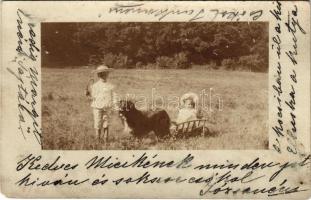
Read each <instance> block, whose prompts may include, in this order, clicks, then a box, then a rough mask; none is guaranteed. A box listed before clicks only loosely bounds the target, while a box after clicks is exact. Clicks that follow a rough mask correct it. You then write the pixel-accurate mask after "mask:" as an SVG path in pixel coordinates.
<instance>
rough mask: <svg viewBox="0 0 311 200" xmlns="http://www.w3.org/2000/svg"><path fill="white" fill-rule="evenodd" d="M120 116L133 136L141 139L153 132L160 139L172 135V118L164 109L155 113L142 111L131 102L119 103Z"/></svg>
mask: <svg viewBox="0 0 311 200" xmlns="http://www.w3.org/2000/svg"><path fill="white" fill-rule="evenodd" d="M119 114H120V116H121V118H122V119H123V124H124V126H125V129H127V126H128V127H129V129H130V130H131V131H129V132H130V133H131V134H132V135H133V136H135V137H137V138H141V137H144V136H146V135H147V134H148V133H149V132H151V131H153V132H154V133H155V135H156V136H157V137H158V138H163V137H165V136H168V135H169V134H170V123H171V121H170V117H169V116H168V114H167V112H166V111H165V110H163V109H158V110H155V111H151V110H150V111H140V110H137V109H136V108H135V104H134V103H133V102H131V101H125V100H121V101H120V102H119Z"/></svg>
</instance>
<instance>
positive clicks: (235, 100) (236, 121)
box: [42, 68, 268, 150]
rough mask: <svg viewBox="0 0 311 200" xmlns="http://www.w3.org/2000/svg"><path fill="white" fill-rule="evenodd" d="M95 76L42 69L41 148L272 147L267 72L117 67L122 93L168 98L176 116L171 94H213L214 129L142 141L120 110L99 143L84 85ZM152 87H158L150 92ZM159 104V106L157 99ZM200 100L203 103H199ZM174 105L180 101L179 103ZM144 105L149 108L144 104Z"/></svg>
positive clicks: (115, 79)
mask: <svg viewBox="0 0 311 200" xmlns="http://www.w3.org/2000/svg"><path fill="white" fill-rule="evenodd" d="M90 78H94V77H93V76H92V74H91V69H87V68H84V69H82V68H81V69H68V68H67V69H51V68H43V69H42V132H43V139H42V148H43V149H51V150H92V149H96V150H101V149H111V150H126V149H135V150H137V149H149V150H151V149H152V150H181V149H191V150H206V149H211V150H213V149H267V148H268V75H267V74H266V73H253V72H237V71H209V70H202V69H198V70H194V69H193V70H172V69H170V70H136V69H135V70H115V71H113V72H112V73H111V74H110V76H109V81H110V82H112V83H113V84H114V85H115V86H116V93H117V94H118V95H119V96H120V97H125V95H126V94H135V97H133V96H132V97H133V98H134V99H136V100H138V101H140V102H141V103H142V104H141V105H143V104H144V103H143V102H145V101H142V100H146V99H147V103H148V105H150V104H151V99H152V92H153V95H154V96H155V97H158V96H162V97H163V98H164V102H166V103H165V107H164V109H166V110H167V112H168V113H169V115H170V117H171V119H172V120H174V119H175V118H176V116H177V113H178V110H177V109H172V108H168V107H167V104H168V102H171V100H172V99H171V98H174V97H178V96H181V95H182V94H184V93H187V92H194V93H196V94H198V95H199V94H201V91H202V90H204V89H205V90H206V94H208V95H210V92H209V90H210V88H212V96H211V99H210V98H209V96H208V97H207V98H206V99H205V102H206V103H205V104H207V105H206V109H205V110H204V116H205V118H207V119H208V122H209V125H208V128H209V130H210V133H209V134H208V135H207V136H206V137H192V138H188V139H178V140H173V139H166V140H164V141H160V142H159V141H156V139H155V137H154V136H153V135H152V133H150V135H149V136H148V137H146V138H144V139H142V140H141V141H137V140H133V139H132V137H131V135H129V134H128V133H125V132H123V125H122V123H121V120H120V119H119V116H118V113H117V112H115V113H112V114H111V119H110V124H111V125H110V135H109V140H110V141H109V142H108V143H105V142H100V143H98V142H96V139H95V131H94V128H93V116H92V109H91V107H90V102H89V100H88V99H87V98H86V97H85V94H84V92H85V87H86V85H87V83H88V80H89V79H90ZM152 88H154V90H153V91H152ZM218 97H219V98H220V99H221V102H222V104H221V105H220V106H219V101H218V99H219V98H218ZM156 103H157V105H161V102H159V100H157V101H156ZM201 103H202V102H201ZM175 105H176V104H175ZM142 109H146V107H145V108H142Z"/></svg>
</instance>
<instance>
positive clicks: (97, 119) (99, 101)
mask: <svg viewBox="0 0 311 200" xmlns="http://www.w3.org/2000/svg"><path fill="white" fill-rule="evenodd" d="M111 71H112V68H108V67H107V66H104V65H101V66H98V67H97V68H96V70H94V71H93V73H96V74H97V77H98V81H97V82H95V83H94V84H93V85H91V87H90V92H89V91H87V93H86V95H87V96H90V97H91V98H92V103H91V107H92V108H93V115H94V128H95V134H96V137H97V138H98V140H99V141H100V139H101V134H102V130H103V134H104V138H105V136H106V142H107V141H108V131H109V124H108V111H109V110H110V109H111V108H112V106H113V103H114V92H113V90H114V86H113V85H112V84H111V83H108V82H107V78H108V74H109V73H110V72H111Z"/></svg>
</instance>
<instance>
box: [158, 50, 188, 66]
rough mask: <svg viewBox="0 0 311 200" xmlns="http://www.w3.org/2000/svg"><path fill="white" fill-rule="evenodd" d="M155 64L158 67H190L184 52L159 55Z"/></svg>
mask: <svg viewBox="0 0 311 200" xmlns="http://www.w3.org/2000/svg"><path fill="white" fill-rule="evenodd" d="M156 65H157V67H159V68H174V69H187V68H190V62H189V59H188V57H187V55H186V53H184V52H181V53H178V54H175V55H174V57H173V58H172V57H168V56H160V57H158V58H157V59H156Z"/></svg>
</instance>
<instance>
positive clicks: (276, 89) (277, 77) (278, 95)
mask: <svg viewBox="0 0 311 200" xmlns="http://www.w3.org/2000/svg"><path fill="white" fill-rule="evenodd" d="M272 4H273V5H274V8H273V9H271V10H270V13H271V14H272V16H273V17H274V19H275V20H276V25H275V26H274V31H275V32H274V33H273V34H272V45H271V49H272V50H273V52H272V53H275V54H276V59H277V64H276V73H275V72H274V83H273V85H272V89H273V93H274V94H273V98H274V100H275V101H276V105H277V106H276V119H277V124H276V125H273V126H272V130H273V131H274V133H275V134H276V136H277V137H276V138H275V141H274V143H273V145H272V146H273V148H274V150H276V151H277V152H278V153H281V144H280V141H279V138H280V137H284V133H283V131H284V128H283V123H284V122H283V108H282V93H283V90H282V64H281V54H282V49H281V44H282V40H281V33H282V30H281V22H282V3H281V2H279V1H276V2H272Z"/></svg>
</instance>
